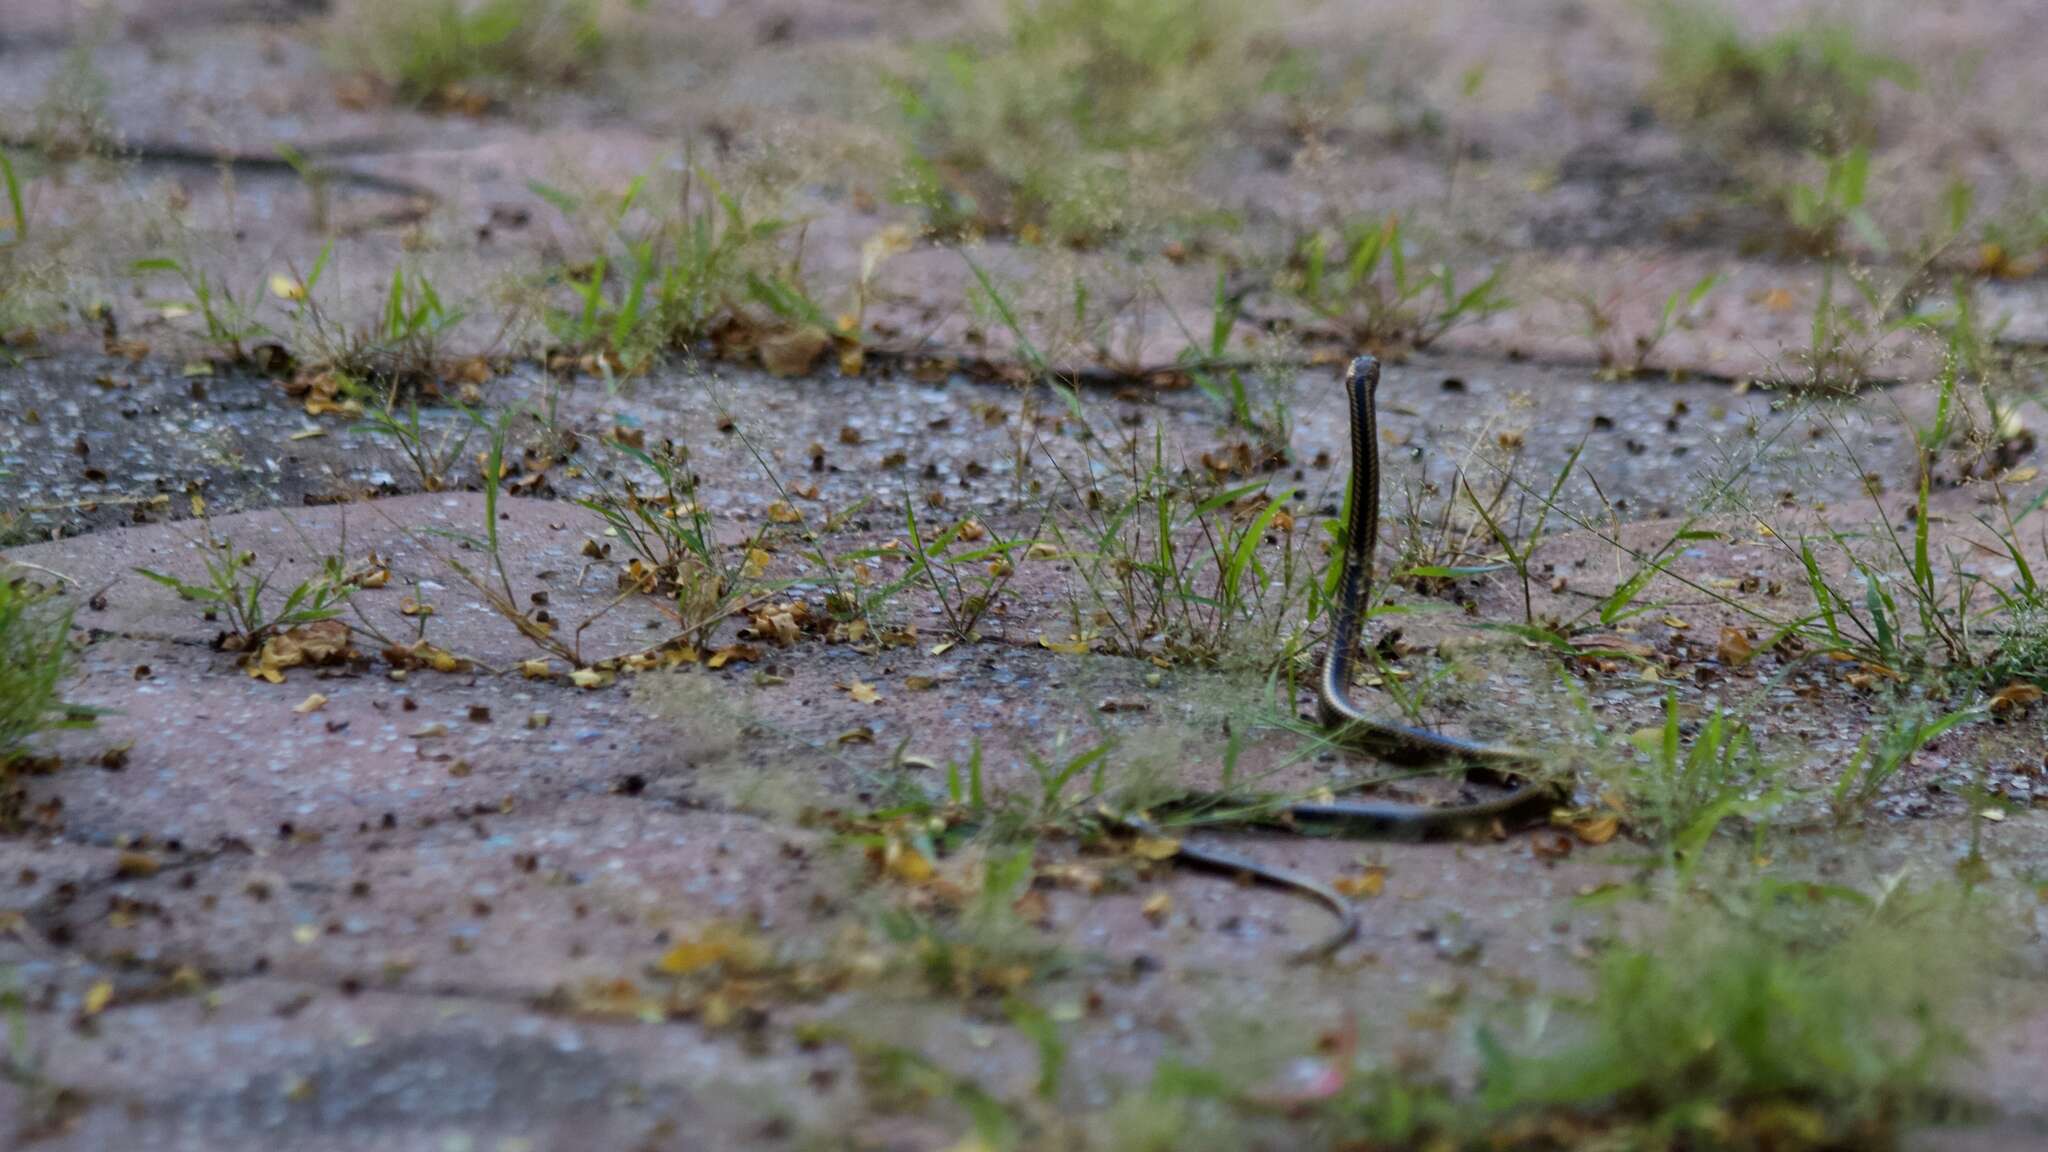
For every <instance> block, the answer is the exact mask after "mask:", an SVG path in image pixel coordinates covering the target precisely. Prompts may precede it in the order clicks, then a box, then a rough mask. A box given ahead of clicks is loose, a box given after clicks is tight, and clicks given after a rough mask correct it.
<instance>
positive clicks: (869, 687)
mask: <svg viewBox="0 0 2048 1152" xmlns="http://www.w3.org/2000/svg"><path fill="white" fill-rule="evenodd" d="M838 687H839V688H841V689H842V690H844V691H845V693H846V694H847V695H848V696H851V697H853V699H854V701H855V702H856V703H859V704H880V703H881V702H882V694H881V693H880V692H877V691H875V686H874V685H873V684H869V683H866V682H865V681H861V680H855V681H853V682H852V683H850V684H841V685H839V686H838Z"/></svg>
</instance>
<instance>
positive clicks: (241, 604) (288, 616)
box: [135, 519, 354, 654]
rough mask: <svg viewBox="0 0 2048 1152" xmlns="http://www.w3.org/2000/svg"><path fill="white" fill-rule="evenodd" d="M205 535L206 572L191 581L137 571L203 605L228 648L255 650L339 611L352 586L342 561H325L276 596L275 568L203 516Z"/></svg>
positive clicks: (201, 545)
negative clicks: (320, 568) (263, 563)
mask: <svg viewBox="0 0 2048 1152" xmlns="http://www.w3.org/2000/svg"><path fill="white" fill-rule="evenodd" d="M202 524H204V525H205V535H204V537H203V538H202V539H201V541H200V542H199V550H200V557H201V562H202V563H203V564H204V566H205V568H206V578H205V580H203V581H198V582H193V581H187V580H183V579H180V578H179V577H176V576H172V575H169V574H167V573H164V572H159V571H156V570H155V569H152V568H137V569H135V571H136V572H137V573H138V574H139V575H141V576H143V577H144V578H146V579H148V580H152V581H154V582H156V583H158V584H161V585H163V586H164V587H166V588H169V589H171V590H172V591H174V592H176V593H177V594H178V596H179V598H180V599H184V600H190V601H193V602H194V603H198V604H203V605H205V606H206V609H205V611H206V616H207V619H209V620H215V621H217V622H219V623H221V624H222V625H224V629H223V632H222V635H221V647H222V648H223V649H224V650H227V651H234V652H243V653H250V654H253V653H255V652H256V650H257V649H259V648H261V647H262V646H263V643H264V641H266V640H269V639H270V638H271V637H273V636H275V635H277V634H279V633H281V632H284V631H287V630H289V629H291V628H295V627H298V626H299V625H301V624H312V623H316V622H319V621H322V620H331V619H333V618H335V617H336V616H338V615H340V614H341V608H342V606H343V605H344V604H345V603H346V602H347V601H348V598H349V596H350V595H351V594H352V593H353V591H354V588H353V587H352V586H351V585H350V584H349V583H348V581H347V580H346V579H345V578H344V576H343V574H342V573H341V572H340V570H339V563H340V561H339V560H338V559H337V560H334V561H333V562H330V563H328V564H327V565H325V566H324V570H323V571H322V572H321V574H320V575H318V576H314V577H312V578H310V579H307V580H302V581H300V582H299V583H297V584H295V585H293V586H292V588H291V589H290V590H288V591H285V592H284V599H283V600H282V601H274V600H273V597H272V592H273V591H275V589H274V588H273V584H272V580H273V578H274V577H275V575H276V572H277V569H276V566H275V565H273V566H272V567H270V568H268V569H261V568H259V567H258V561H257V559H256V554H255V553H254V552H250V551H247V550H245V549H243V548H241V547H239V546H237V545H236V544H235V543H234V541H232V540H227V539H222V538H220V537H216V536H214V535H213V529H212V525H211V523H209V522H206V521H204V520H203V519H202Z"/></svg>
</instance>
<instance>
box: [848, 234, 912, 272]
mask: <svg viewBox="0 0 2048 1152" xmlns="http://www.w3.org/2000/svg"><path fill="white" fill-rule="evenodd" d="M914 239H915V238H914V237H913V236H912V235H911V232H910V229H908V228H906V227H904V226H903V225H901V224H891V225H889V226H888V227H887V228H884V229H882V230H881V231H880V232H877V233H875V234H874V235H873V236H870V237H868V238H867V239H866V240H863V241H862V242H861V246H860V279H861V282H862V283H863V284H865V283H866V282H868V281H869V280H872V279H874V278H875V272H876V271H877V270H879V269H880V268H881V267H882V264H883V263H884V262H885V261H887V260H888V259H889V258H890V257H891V256H897V255H901V254H902V253H905V252H908V251H910V245H911V243H912V241H913V240H914Z"/></svg>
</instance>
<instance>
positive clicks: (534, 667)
mask: <svg viewBox="0 0 2048 1152" xmlns="http://www.w3.org/2000/svg"><path fill="white" fill-rule="evenodd" d="M519 674H520V675H521V676H524V677H526V678H527V679H528V680H546V679H549V678H551V677H553V676H554V671H553V670H552V669H550V668H549V667H548V662H547V661H545V660H521V661H520V662H519Z"/></svg>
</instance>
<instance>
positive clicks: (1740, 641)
mask: <svg viewBox="0 0 2048 1152" xmlns="http://www.w3.org/2000/svg"><path fill="white" fill-rule="evenodd" d="M1755 654H1756V653H1755V651H1754V650H1753V649H1752V648H1751V647H1750V643H1749V634H1748V633H1746V632H1744V631H1743V630H1742V629H1740V628H1733V627H1729V628H1723V629H1721V642H1720V643H1718V644H1716V645H1715V646H1714V656H1715V658H1716V659H1718V660H1720V661H1721V663H1723V664H1726V665H1728V666H1729V667H1730V668H1740V667H1742V666H1743V665H1744V664H1747V663H1749V659H1750V657H1751V656H1754V655H1755Z"/></svg>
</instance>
